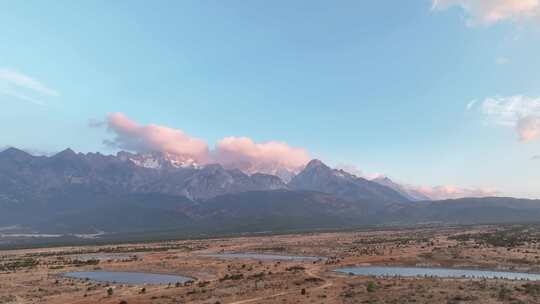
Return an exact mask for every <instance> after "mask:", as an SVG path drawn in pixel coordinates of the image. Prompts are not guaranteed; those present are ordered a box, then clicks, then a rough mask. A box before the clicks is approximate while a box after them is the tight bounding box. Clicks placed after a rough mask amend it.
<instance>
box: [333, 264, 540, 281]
mask: <svg viewBox="0 0 540 304" xmlns="http://www.w3.org/2000/svg"><path fill="white" fill-rule="evenodd" d="M336 271H337V272H342V273H351V274H354V275H363V276H382V277H384V276H402V277H424V276H427V277H440V278H462V277H466V278H485V279H495V278H500V279H508V280H531V281H539V280H540V274H535V273H525V272H506V271H490V270H474V269H455V268H429V267H425V268H424V267H391V266H360V267H346V268H339V269H336Z"/></svg>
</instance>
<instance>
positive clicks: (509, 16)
mask: <svg viewBox="0 0 540 304" xmlns="http://www.w3.org/2000/svg"><path fill="white" fill-rule="evenodd" d="M450 7H459V8H461V9H462V10H463V11H464V12H465V14H466V16H467V24H468V25H470V26H476V25H483V26H489V25H492V24H495V23H498V22H503V21H510V22H514V23H523V22H527V21H531V20H536V21H538V20H540V0H432V9H433V10H445V9H448V8H450Z"/></svg>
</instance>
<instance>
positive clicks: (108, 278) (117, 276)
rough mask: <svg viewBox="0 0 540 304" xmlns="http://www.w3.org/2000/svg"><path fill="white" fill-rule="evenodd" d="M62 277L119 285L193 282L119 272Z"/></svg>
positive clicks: (74, 273)
mask: <svg viewBox="0 0 540 304" xmlns="http://www.w3.org/2000/svg"><path fill="white" fill-rule="evenodd" d="M63 276H65V277H68V278H73V279H82V280H86V279H88V280H91V281H98V282H107V283H120V284H169V283H171V284H175V283H177V282H180V283H185V282H186V281H190V280H193V279H192V278H188V277H184V276H179V275H170V274H157V273H146V272H121V271H80V272H67V273H64V274H63Z"/></svg>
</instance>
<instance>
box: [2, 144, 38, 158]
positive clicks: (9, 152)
mask: <svg viewBox="0 0 540 304" xmlns="http://www.w3.org/2000/svg"><path fill="white" fill-rule="evenodd" d="M0 156H4V157H8V158H10V159H14V160H19V161H21V160H27V159H30V158H32V157H33V156H32V155H31V154H29V153H28V152H26V151H23V150H20V149H17V148H13V147H9V148H7V149H6V150H4V151H2V152H0Z"/></svg>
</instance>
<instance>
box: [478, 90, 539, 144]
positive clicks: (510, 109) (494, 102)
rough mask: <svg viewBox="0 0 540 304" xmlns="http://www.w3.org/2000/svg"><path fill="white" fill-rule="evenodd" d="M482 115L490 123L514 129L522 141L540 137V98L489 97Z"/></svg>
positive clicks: (519, 96)
mask: <svg viewBox="0 0 540 304" xmlns="http://www.w3.org/2000/svg"><path fill="white" fill-rule="evenodd" d="M481 111H482V113H483V114H484V115H485V116H486V117H487V119H488V121H489V122H492V123H495V124H497V125H500V126H505V127H510V128H514V129H515V130H516V132H517V134H518V136H519V139H520V140H521V141H530V140H533V139H535V138H537V137H538V136H539V135H540V98H534V97H528V96H523V95H515V96H508V97H500V96H497V97H488V98H486V99H485V100H484V101H483V102H482V106H481Z"/></svg>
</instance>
